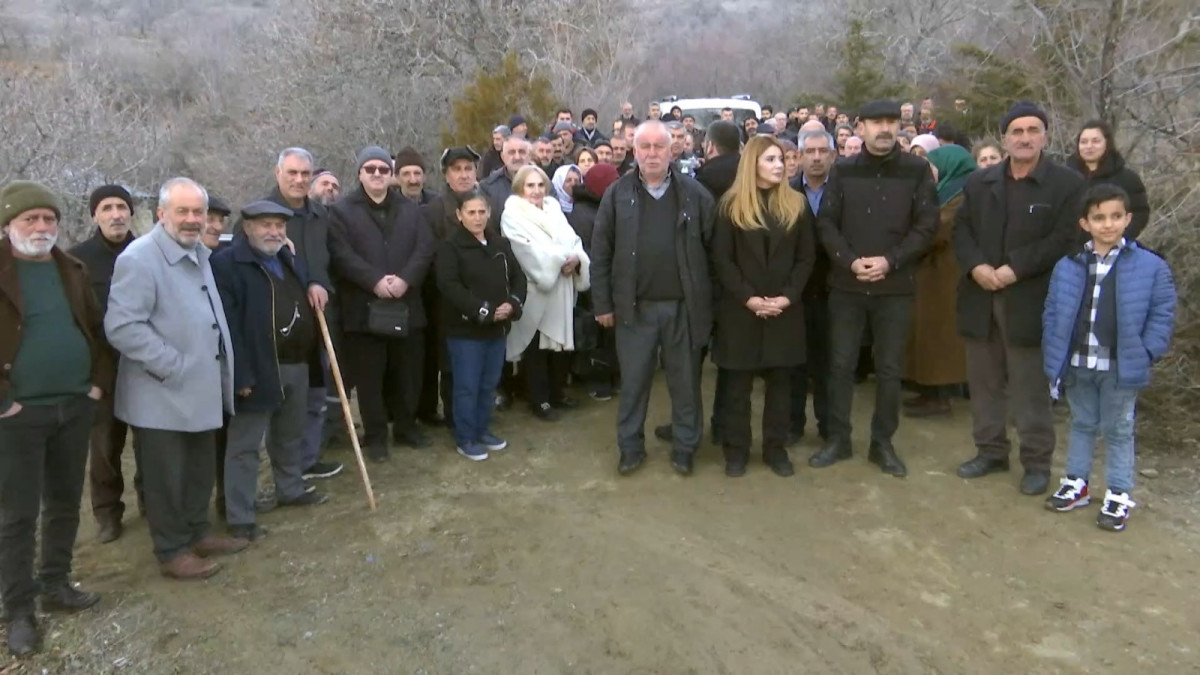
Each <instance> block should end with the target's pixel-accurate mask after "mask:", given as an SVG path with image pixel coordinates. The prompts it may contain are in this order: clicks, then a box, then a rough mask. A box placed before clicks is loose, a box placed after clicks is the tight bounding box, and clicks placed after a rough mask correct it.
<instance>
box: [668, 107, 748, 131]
mask: <svg viewBox="0 0 1200 675" xmlns="http://www.w3.org/2000/svg"><path fill="white" fill-rule="evenodd" d="M683 114H684V115H691V116H692V117H695V118H696V128H697V129H707V128H708V125H710V124H712V123H713V122H716V121H717V120H719V119H721V109H720V108H684V109H683ZM753 116H754V111H753V110H747V109H741V108H734V109H733V123H734V124H736V125H737V126H738V128H739V129H741V128H742V123H743V122H745V121H746V120H748V119H750V118H751V117H753Z"/></svg>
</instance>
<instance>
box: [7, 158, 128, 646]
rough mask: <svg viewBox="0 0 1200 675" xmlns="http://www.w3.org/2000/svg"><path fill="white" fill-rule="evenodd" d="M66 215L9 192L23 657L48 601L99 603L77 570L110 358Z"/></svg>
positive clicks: (14, 614)
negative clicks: (64, 242)
mask: <svg viewBox="0 0 1200 675" xmlns="http://www.w3.org/2000/svg"><path fill="white" fill-rule="evenodd" d="M62 211H63V206H62V202H61V201H60V200H59V198H58V197H57V196H56V195H55V194H54V193H52V192H50V191H49V190H48V189H46V188H45V187H44V186H42V185H40V184H38V183H34V182H31V181H13V182H11V183H9V184H7V185H5V186H4V187H3V188H0V227H7V229H8V237H7V238H6V239H3V240H0V523H3V528H0V597H2V598H3V600H4V614H5V616H6V617H7V619H8V636H7V641H8V650H9V652H11V653H12V654H13V655H14V656H28V655H29V654H32V653H33V652H35V651H37V649H38V647H39V645H40V644H41V635H40V633H39V631H38V626H37V620H36V619H35V618H34V609H35V607H34V604H35V601H36V600H37V599H38V596H39V595H40V596H41V605H42V610H43V611H67V612H76V611H80V610H84V609H87V608H88V607H91V606H92V605H94V604H96V601H97V600H98V599H99V598H98V597H97V596H96V594H94V593H86V592H83V591H80V590H78V589H76V588H74V587H73V586H72V585H71V581H70V574H71V558H72V551H73V549H74V547H75V535H76V533H77V532H78V530H79V501H80V498H81V497H82V495H83V478H84V473H85V471H86V464H87V452H88V433H89V431H90V430H91V428H92V417H93V415H94V413H95V408H96V401H98V400H99V399H100V398H101V397H102V396H103V395H105V394H108V393H110V392H111V390H112V360H111V358H110V356H109V350H108V347H107V346H106V345H105V344H104V330H103V325H102V321H103V314H102V313H101V311H100V307H99V305H98V303H97V302H96V296H95V294H94V293H93V292H92V289H91V288H89V287H88V278H87V270H86V269H85V267H84V265H83V263H81V262H79V261H78V260H76V259H75V258H73V257H71V256H70V255H68V254H66V253H64V252H63V251H62V250H61V249H59V248H58V247H57V246H56V245H55V244H56V243H57V241H58V222H59V217H60V216H61V214H62ZM39 512H40V515H41V525H42V527H41V537H40V538H41V554H42V555H41V561H40V568H39V569H38V574H37V577H36V579H35V577H34V567H33V563H34V555H35V551H36V545H37V539H38V516H39Z"/></svg>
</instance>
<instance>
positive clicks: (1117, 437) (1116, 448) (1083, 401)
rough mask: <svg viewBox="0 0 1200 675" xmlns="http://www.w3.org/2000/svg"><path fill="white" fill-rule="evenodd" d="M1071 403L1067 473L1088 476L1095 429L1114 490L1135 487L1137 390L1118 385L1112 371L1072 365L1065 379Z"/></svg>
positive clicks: (1124, 490)
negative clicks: (1134, 434) (1102, 448)
mask: <svg viewBox="0 0 1200 675" xmlns="http://www.w3.org/2000/svg"><path fill="white" fill-rule="evenodd" d="M1063 380H1064V382H1063V383H1064V385H1065V387H1066V392H1067V402H1068V403H1069V404H1070V406H1071V433H1070V436H1069V438H1068V440H1067V475H1069V476H1075V477H1076V478H1083V479H1085V480H1086V479H1087V477H1088V475H1089V474H1090V473H1091V472H1092V457H1093V456H1094V454H1095V452H1096V432H1097V431H1099V432H1100V433H1101V434H1102V435H1103V436H1104V447H1105V453H1106V459H1107V461H1106V462H1105V466H1104V478H1105V480H1106V481H1107V483H1108V489H1110V490H1112V491H1113V492H1130V491H1131V490H1133V454H1134V453H1133V430H1134V420H1135V414H1134V411H1135V408H1136V407H1137V390H1136V389H1122V388H1120V387H1118V386H1117V374H1116V373H1115V372H1113V371H1111V370H1110V371H1106V372H1105V371H1098V370H1088V369H1086V368H1074V367H1072V368H1071V369H1070V370H1069V371H1067V376H1066V377H1065V378H1063Z"/></svg>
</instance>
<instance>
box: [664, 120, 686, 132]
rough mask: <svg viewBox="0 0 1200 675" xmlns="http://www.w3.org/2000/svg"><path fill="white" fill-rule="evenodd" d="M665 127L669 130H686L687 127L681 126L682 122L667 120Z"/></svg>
mask: <svg viewBox="0 0 1200 675" xmlns="http://www.w3.org/2000/svg"><path fill="white" fill-rule="evenodd" d="M667 129H668V130H669V131H679V130H681V129H685V130H686V129H687V127H685V126H683V122H678V121H676V122H667Z"/></svg>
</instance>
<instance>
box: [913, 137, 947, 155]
mask: <svg viewBox="0 0 1200 675" xmlns="http://www.w3.org/2000/svg"><path fill="white" fill-rule="evenodd" d="M912 144H913V145H919V146H921V147H922V148H924V149H925V154H927V155H928V154H929V153H931V152H933V151H934V150H937V149H938V147H940V146H941V143H939V142H938V139H937V136H934V135H933V134H920V135H919V136H917V137H916V138H914V139H912Z"/></svg>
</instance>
